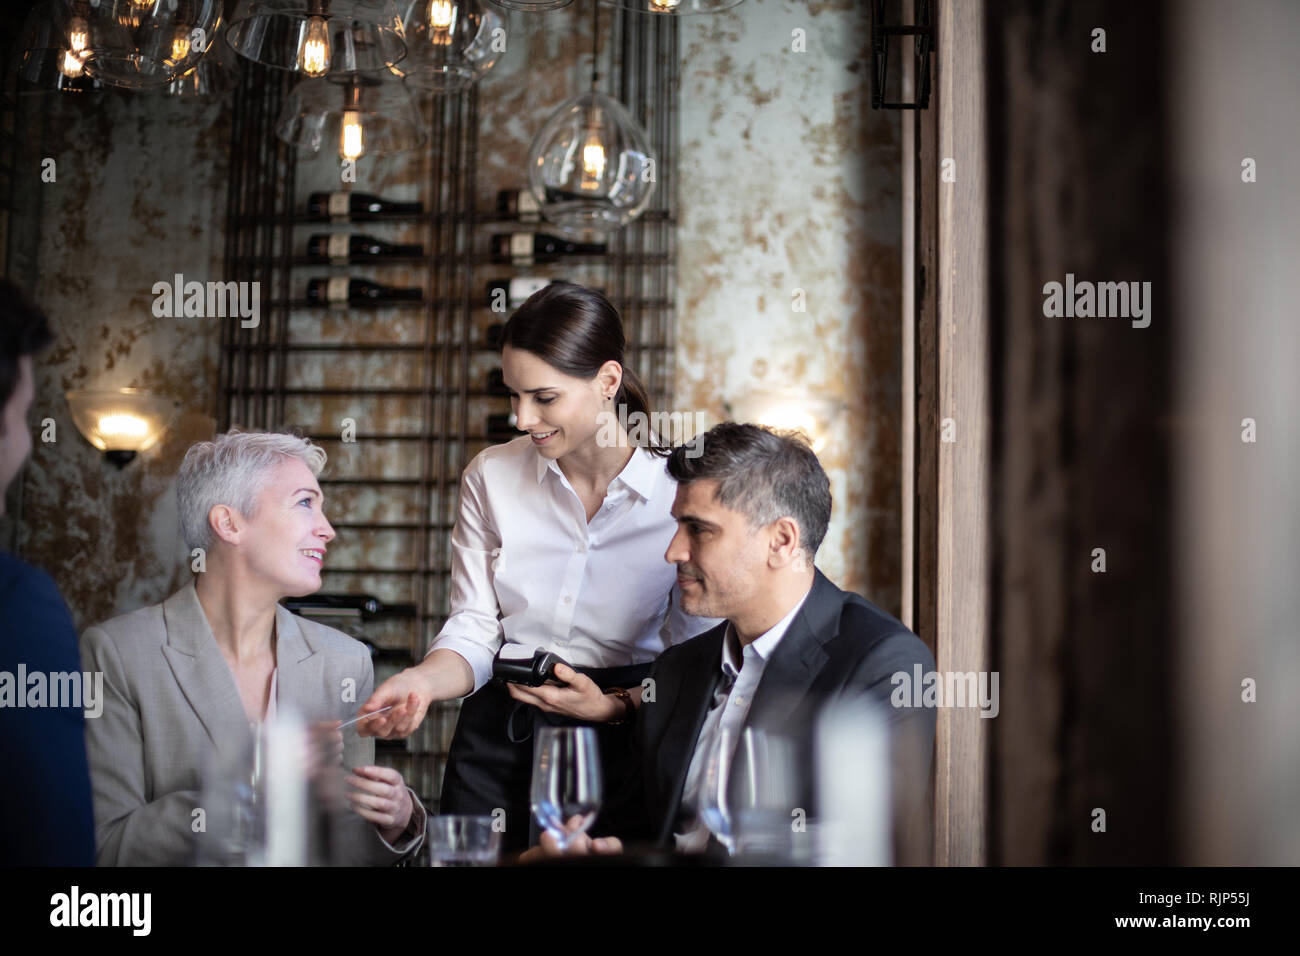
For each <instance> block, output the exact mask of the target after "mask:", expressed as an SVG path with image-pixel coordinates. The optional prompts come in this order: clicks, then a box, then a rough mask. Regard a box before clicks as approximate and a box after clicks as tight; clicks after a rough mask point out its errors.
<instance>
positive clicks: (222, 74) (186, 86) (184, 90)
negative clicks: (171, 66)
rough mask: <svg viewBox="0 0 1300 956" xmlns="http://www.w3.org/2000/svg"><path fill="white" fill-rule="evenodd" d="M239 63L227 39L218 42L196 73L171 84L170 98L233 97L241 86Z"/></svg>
mask: <svg viewBox="0 0 1300 956" xmlns="http://www.w3.org/2000/svg"><path fill="white" fill-rule="evenodd" d="M238 61H239V58H238V57H237V56H235V53H234V51H233V50H231V49H230V45H229V44H228V43H226V41H225V39H224V38H218V39H217V40H215V41H214V42H213V44H212V47H211V48H210V49H209V50H208V52H207V54H206V55H205V56H204V57H203V59H201V60H199V62H198V64H197V65H196V66H195V67H194V68H193V69H192V70H190V71H189V72H188V73H185V74H182V75H181V76H178V77H176V79H174V80H172V81H171V82H170V83H168V84H167V87H166V92H167V95H168V96H183V97H186V98H192V97H203V96H221V95H222V94H224V93H229V92H230V91H231V90H233V89H234V88H235V87H236V86H237V85H238V84H239V62H238Z"/></svg>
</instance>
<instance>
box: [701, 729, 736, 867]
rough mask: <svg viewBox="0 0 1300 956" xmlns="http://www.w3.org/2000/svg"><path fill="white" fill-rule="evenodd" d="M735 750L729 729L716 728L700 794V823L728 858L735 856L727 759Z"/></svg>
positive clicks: (728, 759) (728, 762)
mask: <svg viewBox="0 0 1300 956" xmlns="http://www.w3.org/2000/svg"><path fill="white" fill-rule="evenodd" d="M735 749H736V734H735V732H734V731H733V730H732V729H731V728H730V727H720V728H719V729H718V735H717V736H716V737H715V738H714V739H713V746H711V747H710V748H709V752H708V754H707V755H706V756H705V760H706V761H707V762H706V763H705V765H704V787H703V789H702V792H701V794H700V819H702V820H703V821H704V825H705V826H707V827H708V828H709V832H710V833H712V834H713V836H714V838H715V839H717V841H718V842H719V843H721V844H722V845H723V847H725V848H726V850H727V853H729V854H731V853H735V852H736V837H735V834H734V832H733V831H732V821H731V806H730V804H729V802H728V799H727V781H728V779H729V777H730V772H729V771H730V769H731V755H732V753H733V752H734V751H735Z"/></svg>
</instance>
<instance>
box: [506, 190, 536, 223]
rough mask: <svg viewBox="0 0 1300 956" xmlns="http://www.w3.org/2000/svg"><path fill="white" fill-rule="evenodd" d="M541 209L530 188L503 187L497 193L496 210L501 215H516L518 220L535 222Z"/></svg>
mask: <svg viewBox="0 0 1300 956" xmlns="http://www.w3.org/2000/svg"><path fill="white" fill-rule="evenodd" d="M541 211H542V207H541V206H539V205H538V204H537V197H535V196H534V195H533V191H532V190H531V189H503V190H501V191H500V192H499V193H497V212H498V213H500V214H501V215H503V216H518V217H519V221H520V222H537V221H538V220H539V219H541Z"/></svg>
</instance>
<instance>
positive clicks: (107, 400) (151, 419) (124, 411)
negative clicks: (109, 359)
mask: <svg viewBox="0 0 1300 956" xmlns="http://www.w3.org/2000/svg"><path fill="white" fill-rule="evenodd" d="M67 399H68V408H69V409H71V411H72V421H73V422H74V423H75V424H76V426H77V431H79V432H81V434H82V437H83V438H85V439H86V441H88V442H90V443H91V444H92V445H94V446H95V447H96V448H98V449H99V450H100V451H102V452H109V453H130V455H134V454H135V453H136V452H140V451H147V450H148V449H150V448H152V447H153V446H154V445H156V444H157V443H158V439H160V438H161V437H162V435H163V432H164V431H166V430H167V425H168V423H169V422H170V421H171V417H172V411H173V405H172V403H171V402H169V401H167V400H166V399H163V398H159V397H158V396H156V395H154V394H152V393H150V392H147V391H144V390H143V389H138V388H118V389H112V390H110V391H74V392H68V394H67ZM130 455H128V456H126V457H128V458H129V457H130Z"/></svg>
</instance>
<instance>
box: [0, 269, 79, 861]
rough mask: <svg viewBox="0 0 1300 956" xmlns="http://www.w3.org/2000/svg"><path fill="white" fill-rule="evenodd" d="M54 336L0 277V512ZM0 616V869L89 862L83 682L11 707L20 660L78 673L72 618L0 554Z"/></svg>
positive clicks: (26, 667)
mask: <svg viewBox="0 0 1300 956" xmlns="http://www.w3.org/2000/svg"><path fill="white" fill-rule="evenodd" d="M53 338H54V337H53V335H52V334H51V332H50V327H49V323H48V321H47V320H46V318H45V316H44V315H43V314H42V313H41V311H40V310H39V309H37V308H36V307H35V306H34V305H33V304H32V303H31V302H30V301H29V300H28V299H27V298H26V297H25V296H24V295H23V294H22V293H21V292H20V291H19V289H18V287H17V286H15V285H13V284H12V283H11V282H8V281H0V515H3V514H4V510H5V489H6V488H8V486H9V485H10V483H12V482H13V481H14V478H15V476H17V474H18V472H19V470H20V469H21V468H22V465H23V462H24V461H25V460H26V458H27V455H28V453H29V452H30V451H31V447H32V439H31V434H30V433H29V432H28V429H27V416H28V414H29V413H30V409H31V407H32V401H33V398H34V394H35V386H34V373H33V368H32V359H33V356H35V355H36V353H37V352H39V351H40V350H41V349H43V348H45V347H46V346H47V345H49V344H50V342H52V341H53ZM0 620H2V621H3V624H2V625H0V767H4V770H5V776H6V778H7V779H6V781H5V785H4V786H3V787H0V866H90V865H91V864H92V863H93V862H94V852H95V843H94V827H93V817H92V814H91V797H90V776H89V772H88V770H87V766H86V744H85V739H84V737H83V731H84V728H85V707H84V706H83V705H85V704H91V703H92V702H90V701H86V700H84V688H83V694H82V696H83V700H75V701H72V700H70V701H50V700H48V698H47V700H46V706H22V707H19V706H18V695H26V694H27V691H28V688H27V687H23V686H19V685H18V674H19V667H20V666H22V668H23V672H24V673H25V674H26V675H28V677H29V678H30V677H31V676H32V675H36V674H43V675H45V680H46V683H47V686H50V685H49V681H50V679H51V675H54V674H67V675H71V674H74V673H78V672H80V671H81V661H80V657H79V655H78V653H77V630H76V626H75V625H74V624H73V622H72V615H71V614H69V613H68V608H67V605H66V604H64V602H63V598H62V597H60V595H59V591H58V588H57V587H55V584H54V581H53V580H51V579H50V576H49V575H48V574H46V573H45V572H43V571H39V570H37V569H36V568H33V567H30V566H29V565H26V564H24V563H23V562H21V561H19V560H18V559H17V558H15V557H14V556H13V555H11V554H7V553H5V552H4V551H0ZM24 683H27V681H24ZM92 686H93V685H92ZM26 703H27V700H26V698H24V704H26ZM50 703H59V704H64V706H49V704H50ZM92 713H93V709H92Z"/></svg>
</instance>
